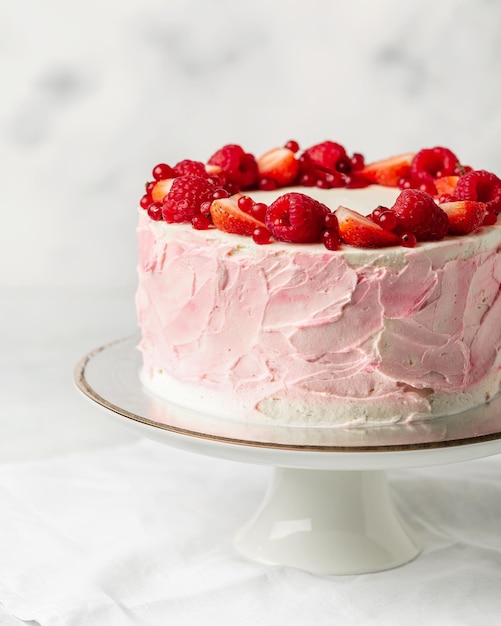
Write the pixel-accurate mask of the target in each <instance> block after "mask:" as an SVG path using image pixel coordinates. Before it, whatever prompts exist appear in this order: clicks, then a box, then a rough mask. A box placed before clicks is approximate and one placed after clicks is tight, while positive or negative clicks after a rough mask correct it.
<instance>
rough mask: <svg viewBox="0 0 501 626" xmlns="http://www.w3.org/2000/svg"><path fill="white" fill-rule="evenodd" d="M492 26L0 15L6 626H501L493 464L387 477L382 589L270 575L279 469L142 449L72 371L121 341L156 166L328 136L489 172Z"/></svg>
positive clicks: (146, 2) (232, 9) (176, 10)
mask: <svg viewBox="0 0 501 626" xmlns="http://www.w3.org/2000/svg"><path fill="white" fill-rule="evenodd" d="M500 21H501V5H499V4H498V3H495V2H487V1H481V2H478V1H476V0H475V1H473V0H471V1H469V0H465V1H464V2H461V3H457V2H454V1H452V0H446V1H444V2H441V3H436V2H432V1H431V0H427V1H424V2H420V3H411V4H409V3H400V2H396V0H381V1H380V2H378V3H373V2H370V0H364V1H362V2H358V3H347V2H330V1H327V0H314V1H313V2H309V3H307V4H305V3H302V2H296V1H294V2H285V1H282V0H280V1H278V2H275V3H269V2H266V1H265V0H256V1H255V2H253V3H252V4H249V3H235V2H229V1H228V0H225V1H223V2H221V3H219V4H217V5H213V4H210V3H203V2H201V0H190V1H189V2H185V3H174V2H160V0H126V1H124V2H120V3H116V2H97V1H93V2H86V3H76V4H75V3H66V2H63V1H62V0H47V1H46V2H43V3H33V2H30V1H29V0H18V1H16V2H11V3H7V2H4V3H1V5H0V63H1V66H2V90H1V92H2V97H1V99H0V134H1V138H2V140H1V142H0V164H1V172H2V176H1V184H0V206H1V212H2V227H1V228H0V260H1V261H2V262H1V263H0V304H1V307H0V310H1V316H2V317H1V320H2V330H1V331H0V333H1V335H0V380H1V386H2V387H1V395H0V432H1V437H0V474H1V481H0V502H1V503H2V504H1V507H2V508H1V515H0V541H1V544H0V545H1V550H0V557H1V558H0V605H1V607H2V608H1V611H0V623H2V626H3V624H4V623H5V624H8V625H9V626H11V624H12V623H17V620H16V618H15V617H13V614H14V615H17V617H18V618H19V617H22V618H24V619H26V620H34V621H35V622H36V623H39V624H41V625H42V626H46V625H50V626H52V625H54V624H64V626H73V625H78V626H81V625H82V624H86V625H87V624H89V625H92V626H104V625H106V626H113V625H115V624H118V625H120V626H122V625H127V624H129V623H130V624H135V625H136V624H155V626H156V625H157V624H158V623H172V624H176V625H177V624H184V623H186V624H193V623H203V624H218V625H221V624H223V625H225V624H232V625H233V624H245V623H249V624H250V623H252V624H253V625H254V624H257V623H261V624H281V623H288V624H291V625H295V624H304V623H312V622H315V623H318V624H319V625H323V624H332V623H333V622H336V623H341V624H356V625H357V626H358V625H360V624H369V625H370V626H373V625H376V624H377V625H379V624H381V625H384V626H387V625H388V624H390V625H391V624H402V623H406V624H411V625H412V624H416V625H417V624H422V623H429V624H440V625H443V624H458V623H461V624H468V625H469V624H478V623H484V624H497V623H498V616H499V613H500V611H501V600H500V599H499V595H498V591H499V586H500V583H501V574H500V572H501V562H500V557H499V555H500V554H501V537H500V532H499V527H500V520H501V488H500V481H499V472H500V469H501V461H500V458H499V456H496V457H492V458H489V459H485V460H478V461H470V462H468V463H459V464H457V465H450V466H437V467H433V468H429V469H415V470H398V471H397V470H394V471H392V472H390V486H391V491H392V494H393V497H394V500H395V503H396V505H397V508H399V509H401V510H402V511H404V512H407V514H409V513H412V514H411V515H410V516H409V522H410V524H411V527H412V530H413V531H414V533H415V534H416V536H417V538H418V540H419V541H420V542H421V543H422V545H423V548H424V549H423V553H422V555H421V556H420V557H419V559H416V560H415V561H413V562H412V563H410V564H408V565H406V566H404V567H402V568H400V569H398V570H392V571H389V572H383V573H380V574H374V575H368V576H361V577H356V578H353V577H341V578H331V577H323V576H312V575H310V574H305V573H303V572H301V571H299V570H296V569H293V568H285V567H284V568H280V567H279V568H277V567H269V566H262V567H261V566H256V565H254V564H251V563H246V562H245V561H242V560H241V559H240V558H239V557H238V556H237V555H236V554H235V552H234V551H233V548H232V546H231V537H232V534H233V532H234V531H235V530H236V529H238V528H239V527H240V526H241V524H242V523H244V522H245V521H246V519H248V516H249V515H250V514H251V513H252V512H253V511H254V510H255V508H256V507H257V505H258V504H259V502H260V500H261V498H262V495H263V492H264V489H265V487H266V485H267V483H268V479H269V471H270V470H269V469H266V468H263V467H259V466H254V465H247V464H238V463H234V462H230V461H225V460H218V459H215V458H208V457H204V456H200V455H193V454H189V453H187V452H184V451H179V450H175V449H171V450H169V448H166V447H164V446H158V445H156V444H154V443H148V442H146V441H144V440H141V441H138V440H137V439H136V437H135V436H134V435H131V433H130V432H129V431H127V430H124V429H123V428H120V427H119V425H115V424H113V423H112V422H110V421H109V420H103V414H102V413H101V412H100V411H97V410H95V409H94V408H93V407H92V406H91V405H89V404H88V403H85V402H83V400H82V398H81V397H80V396H79V395H78V394H77V393H76V391H75V390H74V388H73V383H72V380H71V373H72V368H73V365H74V363H75V362H76V361H77V360H78V359H79V358H80V356H81V355H82V354H84V353H85V352H87V351H88V350H90V349H92V348H93V347H95V346H97V345H100V344H102V343H105V342H106V341H109V340H110V339H114V338H116V337H121V336H125V335H127V334H129V333H130V332H131V331H133V330H134V328H135V321H134V309H133V302H132V299H133V292H134V286H135V263H136V252H135V236H134V227H135V221H136V212H135V206H136V201H137V199H138V198H139V197H140V195H141V185H142V183H143V182H144V180H145V179H146V178H147V177H148V176H149V171H150V169H151V167H152V165H153V164H155V163H156V162H157V161H160V160H166V161H168V162H174V161H176V160H179V159H181V158H186V157H191V158H201V159H204V158H207V157H208V156H209V155H210V154H211V153H212V152H213V151H214V150H215V149H216V148H218V147H219V146H220V145H221V144H223V143H225V142H228V141H236V142H241V143H243V144H244V146H245V147H246V148H247V149H249V150H252V151H254V152H257V153H259V152H261V151H265V150H266V149H267V148H269V147H270V145H271V144H279V143H283V142H284V141H285V140H287V139H289V138H291V137H294V138H296V139H297V140H298V141H300V142H301V143H302V144H303V145H306V144H311V143H312V142H314V141H320V140H323V139H326V138H330V139H334V140H338V141H341V142H342V143H345V144H346V146H347V148H348V149H349V150H350V151H355V150H362V151H365V152H366V155H367V157H368V158H378V157H380V156H382V155H383V156H386V155H388V154H391V153H392V152H395V153H396V152H400V151H408V150H409V149H418V148H420V147H431V146H432V145H437V144H445V145H447V146H449V147H450V148H452V149H453V150H455V151H456V152H457V153H458V154H459V155H460V157H461V158H462V159H463V160H464V161H466V162H469V163H473V164H475V165H476V166H477V167H485V168H487V169H493V170H495V171H498V172H499V171H501V152H500V149H499V141H498V140H497V139H496V138H498V137H499V134H500V131H501V110H500V108H499V106H498V105H497V103H498V102H499V100H500V90H501V85H500V84H499V81H496V80H495V77H497V76H498V74H499V72H498V64H499V58H500V46H501V39H500V38H499V25H500ZM7 564H8V567H7Z"/></svg>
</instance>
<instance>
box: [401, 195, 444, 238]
mask: <svg viewBox="0 0 501 626" xmlns="http://www.w3.org/2000/svg"><path fill="white" fill-rule="evenodd" d="M391 210H392V211H393V213H394V214H395V216H396V218H397V225H396V227H395V232H397V233H399V234H403V233H413V234H414V235H415V236H416V239H417V240H418V241H433V240H439V239H443V238H444V237H445V235H446V234H447V231H448V228H449V220H448V219H447V215H446V213H445V212H444V211H443V210H442V209H441V208H440V207H439V206H438V204H435V202H434V201H433V198H432V197H431V196H430V195H429V194H428V193H426V192H425V191H420V190H419V189H404V191H402V192H401V193H400V195H399V196H398V198H397V199H396V201H395V204H394V205H393V207H392V208H391Z"/></svg>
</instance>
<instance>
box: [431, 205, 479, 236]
mask: <svg viewBox="0 0 501 626" xmlns="http://www.w3.org/2000/svg"><path fill="white" fill-rule="evenodd" d="M440 208H441V209H442V210H443V211H445V212H446V213H447V217H448V218H449V230H448V233H449V234H450V235H467V234H468V233H471V232H473V231H474V230H476V229H477V228H478V227H479V226H481V225H482V222H483V221H484V218H485V216H486V214H487V207H486V205H485V203H484V202H475V201H474V200H458V201H457V202H444V203H443V204H441V205H440Z"/></svg>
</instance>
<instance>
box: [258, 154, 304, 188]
mask: <svg viewBox="0 0 501 626" xmlns="http://www.w3.org/2000/svg"><path fill="white" fill-rule="evenodd" d="M257 167H258V170H259V175H260V176H261V177H265V178H271V179H272V180H274V181H275V182H276V183H277V185H279V186H281V187H285V186H286V185H292V184H293V183H294V181H295V180H296V178H297V174H298V172H299V161H298V160H297V159H296V157H295V155H294V152H293V151H292V150H290V149H289V148H274V149H273V150H269V151H268V152H265V153H264V154H263V155H262V156H260V157H259V158H258V160H257ZM259 186H260V188H261V189H264V188H265V187H263V185H262V183H260V185H259Z"/></svg>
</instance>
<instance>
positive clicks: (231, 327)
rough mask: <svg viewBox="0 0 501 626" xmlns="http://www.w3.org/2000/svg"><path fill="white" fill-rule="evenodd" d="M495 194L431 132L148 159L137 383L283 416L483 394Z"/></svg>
mask: <svg viewBox="0 0 501 626" xmlns="http://www.w3.org/2000/svg"><path fill="white" fill-rule="evenodd" d="M500 209H501V180H500V179H499V178H498V177H497V176H496V175H495V174H494V173H492V172H488V171H486V170H479V169H474V168H472V167H470V166H465V165H463V164H461V162H460V161H459V159H458V158H457V157H456V156H455V154H454V153H453V152H452V151H450V150H448V149H446V148H443V147H436V148H425V149H422V150H419V151H417V152H411V153H407V154H400V155H397V156H392V157H389V158H384V159H380V160H377V161H374V162H371V163H366V162H365V159H364V157H363V156H362V155H361V154H360V153H354V154H353V155H352V156H349V155H348V153H347V152H346V150H345V148H344V147H343V146H341V145H340V144H338V143H336V142H333V141H325V142H322V143H320V144H316V145H314V146H312V147H311V148H308V149H306V150H303V151H301V150H300V149H299V146H298V144H297V143H296V142H295V141H290V142H288V143H287V144H286V145H285V146H284V147H280V148H274V149H272V150H269V151H268V152H265V153H264V154H263V155H262V156H260V157H258V158H255V157H254V156H253V155H252V154H250V153H246V152H245V151H244V150H243V149H242V148H241V147H240V146H237V145H233V144H230V145H226V146H224V147H223V148H221V149H220V150H218V151H217V152H216V153H215V154H214V155H213V156H212V157H210V158H209V159H208V160H207V162H205V163H204V162H201V161H192V160H184V161H181V162H179V163H177V164H176V165H174V166H172V167H171V166H169V165H167V164H165V163H161V164H159V165H157V166H156V167H155V168H154V169H153V180H152V181H151V182H149V183H147V185H146V193H145V195H144V196H143V197H142V198H141V201H140V207H139V209H138V211H139V225H138V241H139V265H138V273H139V284H138V289H137V295H136V304H137V311H138V320H139V327H140V332H141V341H140V345H139V348H140V350H141V352H142V369H141V372H140V377H141V381H142V384H143V386H144V388H145V390H146V391H147V392H148V393H152V394H154V395H155V396H156V397H160V398H164V399H165V400H167V401H169V402H172V403H174V404H178V405H181V406H186V407H189V408H191V409H195V410H198V411H202V412H205V413H208V414H214V415H218V416H221V417H227V418H232V419H243V420H253V421H257V422H263V423H276V424H287V425H292V426H296V425H297V426H304V425H307V426H318V427H324V426H340V427H364V428H366V427H368V426H380V425H389V424H398V423H401V424H406V423H409V422H415V421H417V420H429V419H437V418H439V417H440V416H444V415H451V414H455V413H460V412H462V411H465V410H467V409H469V408H472V407H474V406H477V405H480V404H483V403H485V402H487V401H489V400H490V399H491V398H492V397H494V396H495V395H496V394H497V393H498V391H499V387H500V384H501V352H500V349H499V348H500V345H501V322H500V320H501V297H500V295H499V294H500V283H501V254H500V247H501V226H500V225H499V224H498V223H497V214H498V212H499V210H500Z"/></svg>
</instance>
